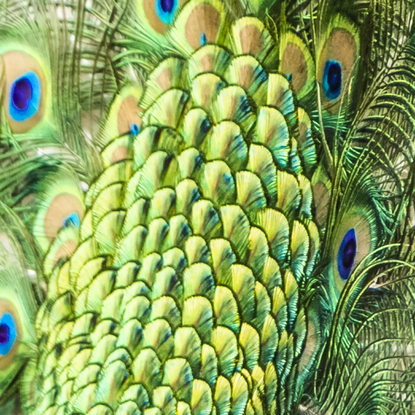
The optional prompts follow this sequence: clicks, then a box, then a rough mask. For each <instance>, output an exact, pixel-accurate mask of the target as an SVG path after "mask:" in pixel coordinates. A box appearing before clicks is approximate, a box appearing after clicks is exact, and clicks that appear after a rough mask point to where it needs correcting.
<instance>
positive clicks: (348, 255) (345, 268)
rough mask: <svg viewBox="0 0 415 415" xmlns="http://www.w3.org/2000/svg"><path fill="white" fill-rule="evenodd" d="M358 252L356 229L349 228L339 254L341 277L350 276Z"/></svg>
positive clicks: (338, 261) (338, 267) (344, 278)
mask: <svg viewBox="0 0 415 415" xmlns="http://www.w3.org/2000/svg"><path fill="white" fill-rule="evenodd" d="M356 253H357V240H356V231H355V229H354V228H351V229H349V230H348V231H347V232H346V234H345V235H344V237H343V240H342V243H341V244H340V248H339V252H338V254H337V269H338V271H339V274H340V278H341V279H343V280H347V279H348V278H349V277H350V274H351V272H352V268H353V265H354V260H355V258H356Z"/></svg>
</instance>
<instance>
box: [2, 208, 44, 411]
mask: <svg viewBox="0 0 415 415" xmlns="http://www.w3.org/2000/svg"><path fill="white" fill-rule="evenodd" d="M39 265H40V263H39V258H38V257H37V255H36V251H35V250H34V249H33V245H32V242H31V237H30V235H28V233H27V231H26V230H25V228H24V226H23V223H22V222H21V221H20V219H19V218H18V217H17V216H16V215H15V214H14V213H13V211H11V210H10V209H9V208H7V207H6V206H5V205H3V204H1V205H0V284H1V293H0V368H1V369H0V393H1V397H0V408H1V410H2V413H4V414H7V415H9V414H13V413H15V412H14V409H15V407H16V403H17V402H18V401H19V397H20V391H21V382H22V376H21V373H22V370H23V368H24V366H25V365H26V363H27V362H28V361H29V359H31V358H34V357H35V356H36V355H37V352H38V351H37V344H36V335H35V330H34V323H35V319H36V313H37V310H38V306H39V303H40V301H41V300H42V299H43V298H42V295H41V292H40V290H39V285H38V282H37V280H36V274H37V273H38V272H39V273H40V266H39ZM12 411H13V412H12Z"/></svg>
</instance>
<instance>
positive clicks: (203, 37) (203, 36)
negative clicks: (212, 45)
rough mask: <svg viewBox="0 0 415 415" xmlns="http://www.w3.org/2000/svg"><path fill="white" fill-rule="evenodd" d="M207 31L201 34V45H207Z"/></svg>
mask: <svg viewBox="0 0 415 415" xmlns="http://www.w3.org/2000/svg"><path fill="white" fill-rule="evenodd" d="M206 42H207V40H206V33H205V32H202V34H201V35H200V46H205V45H206Z"/></svg>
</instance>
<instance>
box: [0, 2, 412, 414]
mask: <svg viewBox="0 0 415 415" xmlns="http://www.w3.org/2000/svg"><path fill="white" fill-rule="evenodd" d="M293 3H295V2H293ZM351 3H352V2H351ZM351 3H350V4H351ZM384 3H385V4H384V7H385V8H384V9H382V4H383V3H382V2H380V5H378V6H379V7H380V10H381V11H383V12H385V13H386V12H387V11H388V10H389V12H390V11H391V10H392V15H393V12H394V11H395V10H394V9H393V7H394V6H393V5H392V6H391V5H390V4H389V3H386V2H384ZM94 4H95V3H94ZM350 4H348V5H343V6H338V5H337V6H336V5H335V4H334V3H331V2H324V1H322V2H320V3H319V4H316V5H313V4H312V5H311V6H308V5H301V4H300V3H298V4H297V3H296V4H295V7H294V8H291V9H290V5H291V6H293V4H291V3H288V4H286V3H285V2H282V3H281V4H279V3H277V4H273V3H272V2H270V1H257V2H244V1H238V2H236V1H235V2H223V1H219V0H189V1H186V2H184V1H183V2H179V1H177V0H176V1H167V0H157V1H156V2H154V1H147V0H142V1H137V2H131V3H126V4H125V5H124V4H123V5H119V4H117V3H114V4H110V3H108V4H107V5H106V7H105V5H103V4H100V3H99V2H96V4H95V6H96V7H97V10H98V11H97V12H96V15H95V14H94V13H93V11H91V10H93V9H91V8H90V7H89V6H88V5H87V4H85V5H84V4H83V3H82V2H81V3H79V4H71V3H70V2H69V3H68V5H62V7H63V8H64V12H62V13H60V14H57V16H58V17H56V19H57V22H56V27H58V28H60V27H61V26H60V25H61V24H62V22H64V23H65V24H66V26H65V30H68V33H73V32H74V33H75V34H76V36H75V39H76V40H77V42H75V43H78V44H82V42H84V43H85V44H87V43H88V41H89V40H91V39H94V40H96V38H95V37H94V35H93V34H91V32H90V30H91V31H92V29H91V26H93V25H92V23H91V22H92V21H93V18H95V19H100V24H97V23H96V22H94V23H95V24H96V26H97V29H96V30H97V32H98V33H99V35H100V36H101V35H102V38H101V39H105V41H104V40H102V41H100V42H98V41H96V42H92V41H91V45H92V46H93V47H94V48H97V50H99V53H98V52H96V57H95V55H94V56H93V58H92V60H94V59H95V65H88V64H87V63H85V60H86V59H87V58H88V57H89V58H90V56H89V55H90V54H91V50H89V49H86V51H83V50H82V52H83V53H81V57H80V58H79V62H78V63H79V65H80V66H79V67H80V68H83V71H84V72H85V73H87V74H89V75H91V74H92V75H91V76H90V77H88V76H85V73H83V74H82V73H81V74H80V75H79V79H80V81H79V87H78V90H79V91H81V92H80V94H79V95H76V99H77V100H79V103H78V104H77V105H68V106H66V107H65V108H69V110H68V112H67V113H66V114H65V115H66V116H69V117H70V116H71V112H72V111H74V112H75V113H76V114H77V116H76V122H75V121H74V122H73V124H74V125H72V126H71V129H70V131H71V134H70V138H71V139H68V141H65V140H66V136H65V133H64V132H65V130H64V129H63V130H62V129H59V131H63V142H62V143H59V145H58V144H56V140H55V141H54V143H55V144H54V147H53V146H52V144H50V143H51V141H53V139H52V138H51V139H50V140H49V141H47V145H46V144H45V146H46V148H47V150H48V152H49V153H50V154H52V159H54V158H56V157H57V156H58V155H60V158H59V162H56V163H55V164H53V165H52V167H51V165H50V162H49V164H48V169H47V174H43V172H44V164H45V162H44V160H43V159H42V158H41V160H40V161H39V158H36V160H37V161H39V163H40V164H41V167H40V168H39V167H33V166H32V167H31V168H30V169H29V170H30V171H29V175H28V174H27V173H25V176H24V177H29V178H30V180H29V179H28V183H31V184H33V183H34V184H33V187H34V188H35V191H32V192H31V193H30V197H29V199H27V198H28V196H27V195H26V194H24V196H25V198H23V197H20V198H13V197H10V196H9V197H8V198H7V199H5V200H6V202H8V204H10V205H12V207H13V209H14V210H15V212H17V214H19V212H20V211H21V208H22V205H31V206H32V210H31V213H30V215H28V216H23V219H24V221H25V226H26V227H27V228H28V229H29V230H30V232H31V233H32V235H33V238H34V245H35V246H37V248H38V251H40V256H41V257H42V260H41V270H38V269H37V270H36V273H37V277H38V279H39V281H40V282H39V283H32V284H30V283H29V282H28V281H27V278H25V277H24V274H25V269H28V268H29V267H30V266H32V265H30V264H29V262H30V261H29V262H28V261H27V260H26V261H24V259H23V257H24V256H27V254H26V252H27V250H29V248H28V247H27V246H26V245H25V244H23V242H22V240H23V239H24V238H22V237H21V236H19V235H21V233H22V232H23V231H22V230H20V227H19V226H20V225H18V223H20V222H19V220H18V219H17V218H16V217H15V215H16V213H11V212H10V211H9V210H8V209H5V213H4V215H3V216H4V217H5V218H10V217H12V218H14V219H13V221H12V220H11V219H3V222H4V225H3V227H4V235H5V238H6V239H7V240H8V241H12V242H13V243H12V244H11V245H10V244H9V245H10V246H12V247H13V246H15V249H12V251H16V252H20V251H21V252H23V254H20V255H18V254H16V258H18V259H17V260H16V261H17V263H19V264H20V265H19V269H18V270H17V271H16V270H15V269H14V268H12V267H11V266H10V265H8V264H6V265H5V266H3V265H2V264H1V265H2V267H3V268H2V269H4V275H6V276H4V277H3V276H2V274H0V280H1V281H2V282H3V284H5V287H6V288H7V289H6V290H5V292H4V294H1V296H0V297H1V303H0V306H1V307H2V308H1V312H2V313H3V314H2V316H3V317H1V320H0V370H1V372H0V373H1V377H2V379H4V380H3V383H0V387H1V391H2V393H3V396H5V397H8V396H13V394H14V393H15V392H16V387H17V389H18V392H19V395H20V401H21V406H22V410H23V413H25V414H39V415H40V414H42V415H43V414H47V415H55V414H56V415H57V414H59V415H64V414H89V415H101V414H108V415H121V414H131V415H132V414H141V413H143V414H145V415H158V414H186V415H190V414H203V415H209V414H212V415H228V414H235V415H240V414H252V415H254V414H262V413H265V414H272V415H274V414H275V415H276V414H294V413H312V414H317V413H318V414H378V413H379V414H386V413H391V412H390V411H394V412H396V413H399V414H400V413H402V414H407V413H408V414H409V413H412V412H413V404H412V398H413V392H412V389H413V384H414V380H415V379H414V378H413V343H414V334H413V327H414V321H413V311H414V308H413V298H412V293H413V288H412V284H413V283H412V278H413V276H412V273H413V264H412V262H411V261H412V256H413V254H412V248H411V244H412V239H411V234H412V233H411V222H410V220H411V217H412V216H411V207H412V199H413V195H412V193H413V184H412V181H413V177H412V176H413V166H414V164H413V159H412V148H413V137H412V135H413V132H412V124H411V120H412V112H411V111H412V109H413V104H412V101H411V100H412V98H411V97H410V92H411V91H412V89H411V88H412V84H411V82H410V81H411V79H412V81H414V80H415V72H414V71H413V63H412V60H411V56H412V55H411V53H413V50H412V42H413V39H412V37H411V34H412V32H411V30H412V29H411V28H408V27H407V26H405V25H402V28H399V30H398V29H396V30H398V32H399V33H398V37H399V39H400V40H401V43H402V44H403V45H404V46H402V45H401V47H400V49H399V51H398V52H399V53H398V52H397V55H396V56H395V55H393V56H392V55H390V59H392V58H393V59H395V60H393V59H392V60H393V62H392V64H391V63H390V62H389V61H388V60H387V59H386V58H385V57H383V56H382V58H378V57H375V58H374V57H373V53H374V50H375V46H374V43H375V42H373V39H374V38H375V33H376V35H377V34H378V33H381V34H382V33H383V32H382V30H381V29H384V28H385V27H384V25H383V26H381V27H380V28H379V27H377V26H376V24H378V25H379V21H378V20H376V19H378V18H379V16H376V19H375V18H374V17H373V15H372V14H371V13H372V12H374V10H375V7H374V6H373V7H374V8H373V9H372V8H370V7H369V6H367V7H368V8H367V10H365V11H364V13H363V12H362V11H361V10H359V11H358V13H355V14H354V12H350ZM44 7H45V8H46V10H50V9H51V10H56V9H57V8H58V7H60V6H57V5H55V4H53V3H51V4H48V5H45V6H44ZM48 7H50V9H49V8H48ZM105 9H107V10H106V13H107V15H106V14H105ZM40 10H41V11H42V10H43V9H42V8H40ZM109 10H111V12H110V13H108V11H109ZM290 10H291V11H290ZM80 11H82V13H80ZM412 11H413V10H412V6H411V4H410V3H406V2H402V3H401V4H400V5H399V13H402V12H405V13H407V15H405V16H410V15H411V13H412ZM42 13H43V11H42ZM48 13H49V12H48ZM71 13H72V14H71ZM88 13H91V15H89V14H88ZM62 15H63V17H62ZM68 16H70V17H68ZM106 16H108V20H106ZM114 16H118V17H117V18H116V19H115V18H114ZM72 17H74V18H75V17H76V19H78V21H77V23H75V24H74V23H73V21H72ZM353 17H354V18H353ZM89 19H91V20H89ZM114 19H115V20H114ZM296 19H297V20H296ZM385 19H386V17H385ZM390 19H391V20H393V21H394V22H395V23H396V20H394V18H392V17H390ZM369 20H370V21H371V22H372V24H373V27H372V29H371V30H372V33H373V37H371V38H368V39H366V38H365V36H364V34H365V27H364V25H363V23H364V22H367V21H369ZM115 22H116V23H115ZM294 22H296V24H297V26H294ZM299 22H300V23H299ZM301 22H302V23H301ZM307 22H308V23H307ZM395 23H393V24H395ZM82 24H85V27H84V28H83V29H79V27H81V26H82ZM301 25H302V30H299V29H298V28H299V27H300V26H301ZM74 27H76V28H77V29H76V31H75V30H74V29H73V28H74ZM103 33H105V34H103ZM108 33H111V35H108ZM393 35H394V36H397V35H396V33H393ZM62 36H63V35H62ZM308 36H312V41H310V39H309V38H308ZM97 37H98V38H99V36H98V35H97ZM391 38H392V34H390V38H387V39H389V46H388V48H390V49H391V50H392V49H393V48H392V44H393V42H392V41H391ZM376 39H377V38H376ZM385 42H386V41H385ZM65 45H66V44H65ZM68 45H69V46H71V47H72V45H73V43H72V42H68ZM97 45H99V46H97ZM103 45H105V48H107V49H108V51H107V52H106V53H105V54H104V57H103V60H104V61H105V62H107V64H108V62H111V65H109V64H108V66H111V68H116V69H112V70H113V72H112V76H113V78H114V79H115V81H117V87H116V88H113V84H110V86H108V85H107V84H106V83H105V79H104V80H102V79H98V78H97V77H98V75H97V73H107V72H106V71H107V70H108V71H109V69H108V67H107V66H105V65H104V66H100V65H99V62H101V61H100V59H101V57H102V56H101V50H102V48H104V46H103ZM92 46H91V48H92ZM100 48H101V49H100ZM384 49H385V51H389V49H387V48H386V46H385V47H384ZM92 50H94V49H93V48H92ZM368 50H369V51H371V52H372V54H370V53H369V55H370V58H371V59H372V60H373V61H374V64H373V65H372V66H370V67H369V68H370V70H369V69H368V70H367V74H365V73H366V68H365V65H364V59H365V53H366V54H367V53H368V52H367V51H368ZM388 53H389V52H388ZM390 53H392V52H390ZM63 55H64V56H66V49H64V53H63ZM76 55H77V52H75V53H74V56H76ZM5 56H6V57H7V56H8V55H5ZM69 56H72V55H69ZM391 56H392V58H391ZM72 58H73V59H75V58H74V57H73V56H72ZM90 59H91V58H90ZM382 59H384V60H386V61H387V63H386V64H385V66H384V67H383V70H384V71H386V70H385V69H384V68H388V70H389V72H387V76H386V75H383V78H382V77H381V76H382V66H381V60H382ZM3 60H4V62H5V64H7V59H6V58H3ZM17 61H18V62H22V63H21V64H22V65H23V66H24V65H25V62H24V61H21V60H17ZM97 62H98V63H97ZM82 65H84V66H82ZM386 65H389V66H386ZM91 67H92V69H91ZM119 68H122V70H121V69H119ZM22 71H23V72H22V73H24V74H26V73H27V72H24V71H25V69H23V70H22ZM117 71H120V73H121V76H120V75H119V72H117ZM393 71H395V72H393ZM32 72H33V71H32ZM81 72H82V71H81ZM131 73H134V76H133V75H131ZM363 74H365V75H364V76H363ZM379 74H380V75H379ZM29 75H30V72H29ZM29 75H24V76H23V77H21V76H20V78H18V79H17V83H15V84H14V85H15V86H14V89H12V90H13V91H14V90H15V89H16V88H17V89H18V90H19V91H23V92H21V94H22V96H23V97H25V96H26V95H25V92H24V91H25V88H26V89H27V88H28V87H27V85H25V83H27V84H28V85H29V87H31V88H32V90H36V88H35V87H36V85H35V81H33V79H35V78H33V79H32V78H30V76H32V75H30V76H29ZM107 76H108V77H109V75H107ZM36 77H37V78H39V77H38V76H37V75H36ZM62 77H63V79H66V76H65V72H63V75H62ZM94 77H96V78H94ZM379 77H380V78H379ZM411 77H413V78H411ZM104 78H105V76H104ZM76 79H78V78H76ZM91 79H92V80H91ZM379 79H380V80H379ZM22 80H23V81H24V82H23V81H22ZM115 81H114V82H115ZM45 82H46V81H45ZM370 82H373V84H374V85H376V82H379V83H380V85H382V89H379V90H376V89H374V90H373V89H372V88H373V87H372V86H371V84H370ZM41 83H42V82H40V84H39V85H41ZM52 84H53V83H52ZM97 84H98V86H96V85H97ZM16 85H17V86H16ZM39 85H38V87H39V88H40V86H39ZM94 88H97V90H100V91H101V92H102V91H107V89H106V88H108V90H109V91H111V90H112V91H113V93H112V95H111V94H109V95H110V96H111V100H110V104H109V105H108V107H106V106H105V105H104V104H105V103H104V104H103V103H102V102H100V101H99V99H95V95H94V93H93V92H91V91H93V90H94ZM29 89H30V88H29ZM87 90H88V91H90V96H89V100H88V102H85V100H82V98H83V96H84V95H82V93H85V94H87V92H85V91H87ZM379 91H380V92H379ZM370 93H371V94H372V95H370ZM10 94H11V95H10V96H11V97H12V98H13V99H14V95H13V93H12V92H10ZM102 94H103V92H102ZM377 94H378V95H377ZM41 96H43V95H41ZM50 96H51V97H52V96H53V94H51V95H50ZM369 97H370V99H369ZM403 97H405V99H406V102H405V104H402V102H403V101H404V98H403ZM16 99H17V98H16ZM30 99H32V100H33V99H37V98H36V94H35V95H33V94H32V96H31V97H30ZM104 101H105V100H104ZM13 102H14V101H13ZM13 105H14V104H13ZM45 105H46V104H45ZM21 106H22V107H24V105H21ZM12 107H13V106H12ZM15 107H16V105H14V107H13V108H14V109H13V110H12V113H11V116H13V114H14V113H13V111H15V110H16V108H15ZM17 107H18V105H17ZM35 107H36V106H35ZM28 108H32V107H30V105H29V106H28ZM39 108H40V107H39V106H38V107H37V109H36V111H35V116H38V115H39ZM57 109H59V107H58V108H57ZM97 109H98V110H99V111H100V114H99V116H97ZM24 110H25V109H24ZM16 111H17V112H16V114H17V115H16V117H17V118H19V113H18V109H17V110H16ZM9 112H10V111H9ZM414 113H415V112H414ZM36 114H38V115H36ZM68 114H69V115H68ZM40 115H42V114H40ZM40 115H39V116H40ZM87 116H88V117H89V120H92V121H91V123H90V125H91V126H92V127H91V128H87V127H86V126H85V125H86V124H87V123H85V118H87ZM16 117H15V118H16ZM32 117H33V114H32V115H30V116H28V119H32ZM59 117H60V115H59V114H58V115H57V117H56V118H53V117H52V120H53V122H54V123H57V125H61V126H65V125H66V124H65V122H63V123H61V122H60V118H59ZM94 117H95V118H96V117H97V118H98V120H99V126H100V127H99V131H98V132H97V128H96V125H97V121H96V120H94ZM13 122H16V119H13ZM13 122H10V123H9V124H10V128H11V130H12V133H13V134H15V135H17V136H19V133H20V130H19V127H16V126H14V124H13ZM17 123H19V121H17ZM51 123H52V121H51V122H50V123H48V124H47V125H50V124H51ZM16 125H17V126H20V124H16ZM29 130H30V128H29ZM30 131H31V130H30ZM87 133H88V134H90V135H91V137H92V138H91V140H92V141H91V142H90V141H89V138H88V139H87V138H85V140H86V142H87V144H85V145H84V144H82V140H81V138H82V137H84V136H85V137H86V135H87ZM40 134H46V133H45V132H44V131H40ZM48 134H49V133H48ZM49 137H50V134H49ZM79 137H81V138H79ZM25 140H26V141H25V142H26V143H29V144H28V145H33V143H36V140H34V139H33V137H30V136H29V137H25ZM71 140H72V141H71ZM71 146H72V148H73V147H76V148H82V149H83V151H82V152H80V153H82V154H81V156H80V158H78V156H76V153H77V152H71V151H70V154H71V157H69V156H68V157H67V158H65V157H63V160H62V157H61V155H62V154H67V153H65V151H68V148H69V150H71ZM57 148H58V149H57ZM62 149H65V151H64V150H62ZM10 152H11V153H12V154H11V159H12V160H11V164H12V165H14V163H16V162H15V161H14V159H13V157H15V156H16V154H15V152H14V151H10V150H7V149H6V152H5V154H6V155H7V156H8V155H9V154H10ZM98 152H99V158H100V161H99V162H98V161H97V162H96V164H95V166H96V167H95V169H96V170H97V171H99V173H97V174H95V176H94V177H92V178H91V180H90V186H88V190H87V191H86V194H85V195H84V192H83V188H85V187H86V186H85V184H84V182H83V181H84V179H85V177H88V174H86V173H85V172H83V171H81V170H82V169H81V168H79V166H78V169H76V163H77V161H78V160H86V162H85V163H86V164H87V163H88V161H90V160H95V159H96V157H97V156H96V154H97V153H98ZM73 153H75V155H74V154H73ZM42 157H43V154H42ZM67 159H69V161H68V160H67ZM16 168H21V166H20V164H18V163H16ZM39 169H40V170H39ZM85 170H87V169H85ZM38 171H41V172H42V174H35V173H36V172H38ZM414 177H415V176H414ZM5 188H6V189H7V191H8V192H11V193H10V194H12V195H15V194H17V195H19V196H20V195H22V192H23V193H24V191H22V190H21V189H20V188H19V187H17V189H16V187H15V186H14V187H13V186H6V187H5ZM33 200H35V202H33ZM19 209H20V210H19ZM21 226H23V225H21ZM1 235H2V234H1V233H0V236H1ZM16 235H17V236H16ZM0 241H2V239H1V238H0ZM16 241H17V242H16ZM13 244H14V245H13ZM19 244H20V245H21V246H19ZM9 245H7V244H3V247H4V249H3V248H1V246H0V248H1V249H2V251H1V252H4V251H7V247H8V246H9ZM9 250H10V248H9ZM2 255H3V256H5V257H6V254H4V253H3V254H2ZM2 255H0V258H2ZM9 262H10V261H9ZM32 262H35V261H34V260H33V261H32ZM0 271H1V270H0ZM2 272H3V271H2ZM16 273H18V274H19V275H20V276H22V275H23V276H22V277H21V278H19V281H21V282H20V283H19V284H20V285H16V287H17V289H16V288H15V289H14V290H12V289H10V290H9V288H8V287H9V286H11V287H14V286H13V278H12V276H13V275H14V274H16ZM37 286H40V289H37V288H36V287H37ZM42 289H43V294H42V291H41V290H42ZM35 298H36V300H37V305H36V302H35V300H34V299H35ZM22 299H23V300H22ZM26 303H27V304H26ZM3 304H4V305H3ZM34 309H37V311H36V320H35V321H34V318H33V316H34V313H35V312H34V311H33V310H34ZM2 327H4V330H3V329H2ZM2 330H3V331H4V333H5V335H4V336H3V338H2V337H1V336H2V333H3V331H2ZM2 348H3V349H2ZM11 373H12V374H13V376H10V374H11ZM3 375H4V376H3Z"/></svg>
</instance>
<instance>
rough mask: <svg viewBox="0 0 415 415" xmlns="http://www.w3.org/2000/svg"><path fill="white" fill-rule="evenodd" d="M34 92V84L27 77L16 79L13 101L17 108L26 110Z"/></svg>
mask: <svg viewBox="0 0 415 415" xmlns="http://www.w3.org/2000/svg"><path fill="white" fill-rule="evenodd" d="M32 94H33V91H32V85H31V83H30V81H29V80H28V79H27V78H26V77H24V78H20V79H19V80H18V81H16V83H15V84H14V88H13V94H12V102H13V105H14V106H15V108H16V109H18V110H20V111H24V110H26V109H27V107H28V106H29V102H30V100H31V99H32Z"/></svg>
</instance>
